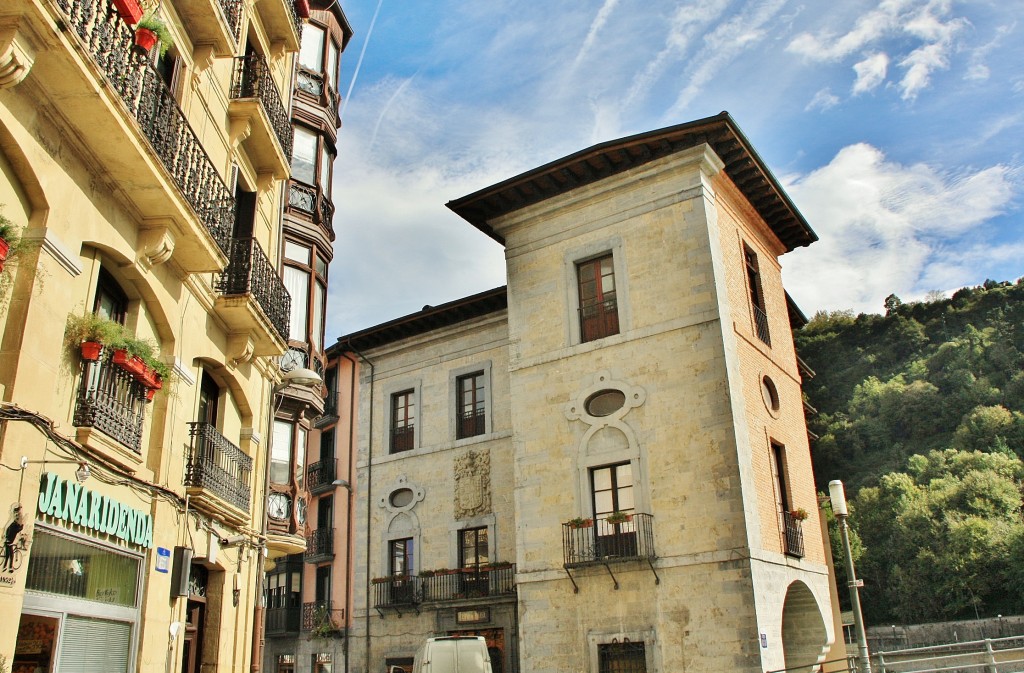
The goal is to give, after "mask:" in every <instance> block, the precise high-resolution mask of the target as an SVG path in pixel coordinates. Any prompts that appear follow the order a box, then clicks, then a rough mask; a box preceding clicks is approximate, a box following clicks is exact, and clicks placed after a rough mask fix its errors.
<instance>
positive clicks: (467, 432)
mask: <svg viewBox="0 0 1024 673" xmlns="http://www.w3.org/2000/svg"><path fill="white" fill-rule="evenodd" d="M486 420H487V417H486V416H485V412H484V410H483V409H470V410H469V411H463V412H462V413H460V414H459V418H458V419H457V421H456V422H457V424H458V428H457V432H456V433H455V435H456V439H463V438H465V437H476V436H477V435H482V434H484V432H485V426H486Z"/></svg>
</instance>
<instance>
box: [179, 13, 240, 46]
mask: <svg viewBox="0 0 1024 673" xmlns="http://www.w3.org/2000/svg"><path fill="white" fill-rule="evenodd" d="M174 8H175V9H176V10H178V16H180V17H181V20H182V22H183V23H184V24H185V28H186V30H187V32H188V35H189V38H191V40H192V44H210V45H213V51H214V54H216V55H217V56H233V55H234V54H235V51H236V50H237V47H238V39H239V37H241V29H242V0H175V2H174Z"/></svg>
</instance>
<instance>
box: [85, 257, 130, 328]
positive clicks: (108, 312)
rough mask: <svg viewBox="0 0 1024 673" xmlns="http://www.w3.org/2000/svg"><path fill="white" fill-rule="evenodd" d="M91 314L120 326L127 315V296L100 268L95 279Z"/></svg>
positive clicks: (108, 274)
mask: <svg viewBox="0 0 1024 673" xmlns="http://www.w3.org/2000/svg"><path fill="white" fill-rule="evenodd" d="M92 312H93V313H95V314H96V315H98V316H99V317H101V318H106V319H107V320H113V321H114V322H119V323H121V324H122V325H123V324H124V321H125V316H126V314H127V313H128V295H126V294H125V293H124V290H122V289H121V286H120V285H119V284H118V282H117V281H116V280H115V279H114V277H113V276H112V275H110V272H109V271H107V270H106V269H104V268H103V267H100V273H99V277H98V278H97V279H96V298H95V299H94V300H93V305H92Z"/></svg>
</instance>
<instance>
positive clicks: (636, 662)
mask: <svg viewBox="0 0 1024 673" xmlns="http://www.w3.org/2000/svg"><path fill="white" fill-rule="evenodd" d="M597 670H598V673H645V672H646V671H647V654H646V652H645V650H644V644H643V643H631V642H629V641H628V640H627V641H625V642H621V643H602V644H600V645H598V646H597Z"/></svg>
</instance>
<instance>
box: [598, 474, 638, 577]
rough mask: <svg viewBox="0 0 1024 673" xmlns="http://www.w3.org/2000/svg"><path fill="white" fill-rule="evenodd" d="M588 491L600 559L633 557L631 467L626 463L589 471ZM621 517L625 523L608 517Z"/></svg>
mask: <svg viewBox="0 0 1024 673" xmlns="http://www.w3.org/2000/svg"><path fill="white" fill-rule="evenodd" d="M590 488H591V497H592V503H593V506H594V526H596V535H597V539H596V543H597V544H596V547H597V556H598V557H599V558H601V557H605V556H636V551H637V546H636V522H635V521H633V518H632V517H633V514H634V513H635V511H636V505H635V502H634V499H633V466H632V465H631V464H630V463H628V462H626V463H618V464H616V465H605V466H603V467H595V468H592V469H591V470H590ZM612 514H621V515H625V517H627V519H626V520H624V521H619V520H616V519H615V517H612V521H609V520H608V519H609V517H610V516H611V515H612Z"/></svg>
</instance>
